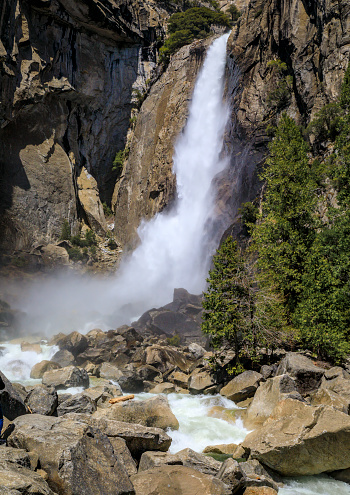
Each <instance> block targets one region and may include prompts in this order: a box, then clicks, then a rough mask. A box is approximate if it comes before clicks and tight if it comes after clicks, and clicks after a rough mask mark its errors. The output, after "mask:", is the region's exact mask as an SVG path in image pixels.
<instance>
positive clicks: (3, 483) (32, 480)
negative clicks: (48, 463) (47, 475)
mask: <svg viewBox="0 0 350 495" xmlns="http://www.w3.org/2000/svg"><path fill="white" fill-rule="evenodd" d="M20 494H28V495H29V494H30V495H55V493H54V492H53V491H52V490H51V489H50V487H49V485H48V484H47V483H46V481H45V480H44V479H43V478H42V477H41V476H40V475H39V474H38V473H35V472H34V471H32V470H31V469H28V468H26V467H23V466H20V465H14V464H10V463H7V462H5V463H2V464H1V465H0V495H20Z"/></svg>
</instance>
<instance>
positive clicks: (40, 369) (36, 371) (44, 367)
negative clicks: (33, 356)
mask: <svg viewBox="0 0 350 495" xmlns="http://www.w3.org/2000/svg"><path fill="white" fill-rule="evenodd" d="M59 368H61V365H60V364H58V363H55V362H53V361H47V360H44V361H40V363H37V364H34V366H33V368H32V369H31V371H30V378H34V379H35V380H37V379H39V378H42V377H43V374H44V373H46V371H51V370H58V369H59Z"/></svg>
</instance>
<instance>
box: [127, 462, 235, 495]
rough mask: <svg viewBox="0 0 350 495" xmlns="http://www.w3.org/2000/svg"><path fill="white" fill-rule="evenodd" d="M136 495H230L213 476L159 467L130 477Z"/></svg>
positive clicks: (183, 468)
mask: <svg viewBox="0 0 350 495" xmlns="http://www.w3.org/2000/svg"><path fill="white" fill-rule="evenodd" d="M131 481H132V483H133V485H134V488H135V492H136V495H195V494H200V495H231V490H230V489H229V487H228V486H226V485H225V484H224V483H223V482H222V481H220V480H219V479H217V478H214V476H209V475H207V474H203V473H201V472H199V471H196V470H195V469H191V468H188V467H185V466H168V465H164V466H160V467H156V468H153V469H149V470H147V471H143V472H141V473H138V474H136V475H135V476H132V477H131Z"/></svg>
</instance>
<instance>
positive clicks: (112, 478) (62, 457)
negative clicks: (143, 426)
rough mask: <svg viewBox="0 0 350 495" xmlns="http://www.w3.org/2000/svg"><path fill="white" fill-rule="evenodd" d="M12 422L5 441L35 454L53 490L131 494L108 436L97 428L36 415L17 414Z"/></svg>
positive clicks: (93, 494) (92, 494) (73, 494)
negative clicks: (12, 427)
mask: <svg viewBox="0 0 350 495" xmlns="http://www.w3.org/2000/svg"><path fill="white" fill-rule="evenodd" d="M14 424H15V429H14V431H13V432H12V434H11V435H10V436H9V438H8V444H9V445H10V446H13V447H16V448H21V449H25V450H27V451H31V452H35V453H36V454H37V455H38V457H39V462H40V466H41V468H42V469H43V470H44V471H46V473H47V474H48V484H49V486H50V488H51V489H52V490H54V491H55V492H56V493H58V494H60V495H65V494H67V493H70V494H71V495H81V494H82V493H84V495H96V494H101V495H104V494H105V495H107V494H108V495H109V494H110V493H114V494H118V495H119V494H120V495H121V494H125V495H126V494H128V495H130V494H133V493H134V491H133V487H132V485H131V483H130V481H129V478H128V476H127V473H126V472H125V469H124V467H123V466H122V465H121V463H120V462H119V461H118V460H117V458H116V456H115V455H114V452H113V447H112V445H111V443H110V442H109V440H108V437H107V436H106V435H105V434H104V433H102V432H101V431H100V430H98V429H96V428H93V427H91V426H89V425H88V424H86V423H83V422H81V421H78V420H74V419H71V418H68V419H65V418H54V417H51V416H41V415H38V414H32V415H27V416H22V417H19V418H17V419H16V420H15V422H14ZM96 460H98V462H96Z"/></svg>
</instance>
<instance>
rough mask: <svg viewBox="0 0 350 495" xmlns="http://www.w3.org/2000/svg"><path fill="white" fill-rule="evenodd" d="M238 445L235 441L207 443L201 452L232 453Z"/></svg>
mask: <svg viewBox="0 0 350 495" xmlns="http://www.w3.org/2000/svg"><path fill="white" fill-rule="evenodd" d="M237 447H238V445H237V444H235V443H224V444H221V445H208V446H207V447H205V449H204V450H203V454H233V453H234V452H235V451H236V450H237Z"/></svg>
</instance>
